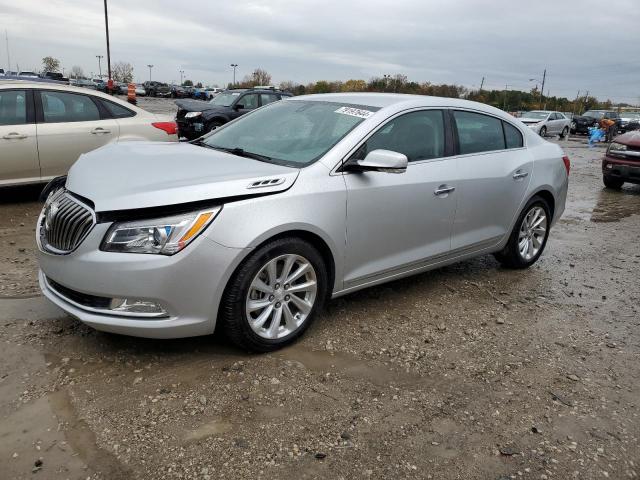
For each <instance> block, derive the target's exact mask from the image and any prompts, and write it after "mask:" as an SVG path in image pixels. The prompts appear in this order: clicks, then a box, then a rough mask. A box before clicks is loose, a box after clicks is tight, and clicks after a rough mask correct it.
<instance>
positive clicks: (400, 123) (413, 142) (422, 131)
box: [352, 110, 444, 162]
mask: <svg viewBox="0 0 640 480" xmlns="http://www.w3.org/2000/svg"><path fill="white" fill-rule="evenodd" d="M378 149H382V150H391V151H394V152H399V153H404V154H405V155H406V156H407V158H408V159H409V161H410V162H415V161H416V160H428V159H430V158H439V157H443V156H444V115H443V113H442V110H423V111H419V112H411V113H407V114H405V115H402V116H400V117H398V118H395V119H393V120H391V121H390V122H388V123H387V124H386V125H384V126H383V127H382V128H381V129H380V130H378V131H377V132H376V133H374V134H373V135H372V136H371V137H370V138H369V139H368V140H367V141H366V142H365V143H364V145H362V146H361V147H360V148H359V149H358V150H357V151H356V152H355V153H354V154H353V157H352V158H356V159H359V160H360V159H363V158H364V157H366V156H367V154H368V153H369V152H372V151H373V150H378Z"/></svg>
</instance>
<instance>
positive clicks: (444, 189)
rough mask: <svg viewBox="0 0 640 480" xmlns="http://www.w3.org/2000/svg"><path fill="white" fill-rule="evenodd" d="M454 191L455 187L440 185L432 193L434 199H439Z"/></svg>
mask: <svg viewBox="0 0 640 480" xmlns="http://www.w3.org/2000/svg"><path fill="white" fill-rule="evenodd" d="M455 189H456V187H452V186H450V185H440V186H439V187H438V188H436V189H435V190H434V191H433V194H434V195H435V196H436V197H440V196H444V195H447V194H448V193H451V192H453V191H454V190H455Z"/></svg>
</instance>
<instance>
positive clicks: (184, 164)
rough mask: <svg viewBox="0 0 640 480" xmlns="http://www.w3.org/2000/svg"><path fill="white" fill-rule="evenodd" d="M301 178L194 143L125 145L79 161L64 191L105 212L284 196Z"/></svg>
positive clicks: (287, 169)
mask: <svg viewBox="0 0 640 480" xmlns="http://www.w3.org/2000/svg"><path fill="white" fill-rule="evenodd" d="M299 172H300V170H299V169H297V168H292V167H285V166H280V165H272V164H269V163H265V162H261V161H258V160H253V159H251V158H245V157H239V156H236V155H231V154H230V153H226V152H220V151H216V150H212V149H209V148H205V147H200V146H197V145H192V144H190V143H173V142H123V143H114V144H109V145H106V146H104V147H101V148H98V149H97V150H93V151H92V152H89V153H86V154H84V155H81V156H80V158H79V159H78V161H77V162H76V163H75V164H73V166H72V167H71V169H70V170H69V174H68V176H67V182H66V188H67V189H68V190H69V191H71V192H72V193H75V194H77V195H80V196H82V197H85V198H87V199H89V200H91V201H92V202H93V204H94V208H95V210H96V212H106V211H114V210H129V209H138V208H150V207H161V206H168V205H179V204H184V203H189V202H197V201H203V200H216V199H228V198H232V197H245V196H254V195H263V194H269V193H275V192H280V191H284V190H287V189H288V188H290V187H291V185H293V184H294V182H295V181H296V178H297V177H298V174H299ZM267 181H268V182H269V183H270V184H269V185H266V186H262V185H254V184H255V183H256V182H267Z"/></svg>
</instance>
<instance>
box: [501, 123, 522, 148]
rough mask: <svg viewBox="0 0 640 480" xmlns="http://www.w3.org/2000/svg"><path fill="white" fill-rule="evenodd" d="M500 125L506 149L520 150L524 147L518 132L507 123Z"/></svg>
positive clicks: (520, 134)
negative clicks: (502, 127)
mask: <svg viewBox="0 0 640 480" xmlns="http://www.w3.org/2000/svg"><path fill="white" fill-rule="evenodd" d="M502 124H503V126H504V140H505V142H506V144H507V148H522V147H523V146H524V140H523V139H522V133H520V130H518V129H517V128H516V127H514V126H513V125H511V124H510V123H508V122H502Z"/></svg>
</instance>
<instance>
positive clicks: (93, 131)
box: [91, 127, 111, 135]
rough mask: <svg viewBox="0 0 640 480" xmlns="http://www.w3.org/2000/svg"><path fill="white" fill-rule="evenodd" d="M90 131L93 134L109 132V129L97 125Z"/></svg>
mask: <svg viewBox="0 0 640 480" xmlns="http://www.w3.org/2000/svg"><path fill="white" fill-rule="evenodd" d="M91 133H92V134H94V135H99V134H101V133H111V130H107V129H106V128H102V127H97V128H94V129H93V130H91Z"/></svg>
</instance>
